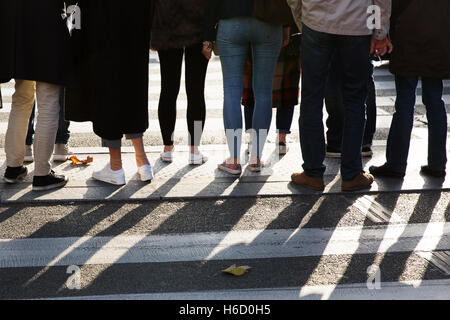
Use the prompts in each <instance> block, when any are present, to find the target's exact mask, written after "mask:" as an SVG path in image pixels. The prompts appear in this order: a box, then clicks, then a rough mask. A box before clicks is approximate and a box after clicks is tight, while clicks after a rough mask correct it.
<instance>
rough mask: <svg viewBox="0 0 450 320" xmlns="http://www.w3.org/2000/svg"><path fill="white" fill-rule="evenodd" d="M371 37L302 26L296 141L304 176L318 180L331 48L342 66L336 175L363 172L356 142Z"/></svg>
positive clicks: (351, 176) (360, 132)
mask: <svg viewBox="0 0 450 320" xmlns="http://www.w3.org/2000/svg"><path fill="white" fill-rule="evenodd" d="M370 39H371V38H370V36H344V35H333V34H327V33H323V32H318V31H315V30H312V29H310V28H308V27H307V26H306V25H303V35H302V72H303V73H302V100H301V106H300V119H299V126H300V142H301V149H302V155H303V160H304V164H303V169H304V171H305V174H306V176H308V177H311V178H320V179H323V175H324V172H325V169H326V168H325V166H324V164H323V162H324V159H325V135H324V127H323V100H324V97H325V88H326V82H327V78H328V75H329V71H330V64H331V61H332V58H333V55H334V53H338V54H339V64H340V65H341V66H342V88H343V92H342V93H343V105H344V115H345V116H344V118H345V120H344V127H343V137H342V160H341V176H342V180H343V181H352V180H353V179H355V178H356V177H357V176H359V175H360V174H361V172H362V158H361V145H362V140H363V134H364V127H365V121H366V119H365V114H366V108H365V101H366V97H367V79H368V68H367V63H368V62H367V61H368V57H369V51H370Z"/></svg>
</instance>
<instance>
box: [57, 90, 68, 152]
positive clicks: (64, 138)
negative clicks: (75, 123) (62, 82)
mask: <svg viewBox="0 0 450 320" xmlns="http://www.w3.org/2000/svg"><path fill="white" fill-rule="evenodd" d="M59 103H60V105H61V110H60V111H59V122H58V131H57V133H56V139H55V144H68V143H69V139H70V131H69V126H70V121H66V120H65V119H64V87H61V91H60V95H59Z"/></svg>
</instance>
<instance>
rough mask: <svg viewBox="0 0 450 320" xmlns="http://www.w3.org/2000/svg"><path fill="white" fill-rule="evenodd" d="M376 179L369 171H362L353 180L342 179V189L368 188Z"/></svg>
mask: <svg viewBox="0 0 450 320" xmlns="http://www.w3.org/2000/svg"><path fill="white" fill-rule="evenodd" d="M374 180H375V179H374V178H373V176H372V175H371V174H369V173H365V172H364V171H362V172H361V173H360V174H359V175H357V176H356V177H355V178H354V179H353V180H351V181H342V185H341V189H342V191H358V190H362V189H368V188H370V186H371V185H372V183H373V181H374Z"/></svg>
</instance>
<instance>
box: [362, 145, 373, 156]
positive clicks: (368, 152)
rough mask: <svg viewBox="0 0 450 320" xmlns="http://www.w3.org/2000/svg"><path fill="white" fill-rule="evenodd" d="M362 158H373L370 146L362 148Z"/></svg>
mask: <svg viewBox="0 0 450 320" xmlns="http://www.w3.org/2000/svg"><path fill="white" fill-rule="evenodd" d="M361 156H363V157H371V156H373V151H372V148H371V147H370V146H365V147H362V149H361Z"/></svg>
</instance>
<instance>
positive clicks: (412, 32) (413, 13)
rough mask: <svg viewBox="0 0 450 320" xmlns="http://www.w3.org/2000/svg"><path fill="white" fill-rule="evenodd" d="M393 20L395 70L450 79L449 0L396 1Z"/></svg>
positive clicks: (392, 59)
mask: <svg viewBox="0 0 450 320" xmlns="http://www.w3.org/2000/svg"><path fill="white" fill-rule="evenodd" d="M391 20H392V21H391V36H392V40H393V44H394V51H393V52H392V55H391V61H390V70H391V72H392V73H394V74H396V75H401V76H419V77H428V78H436V79H446V78H450V35H449V34H450V1H449V0H433V1H430V0H393V2H392V19H391Z"/></svg>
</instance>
